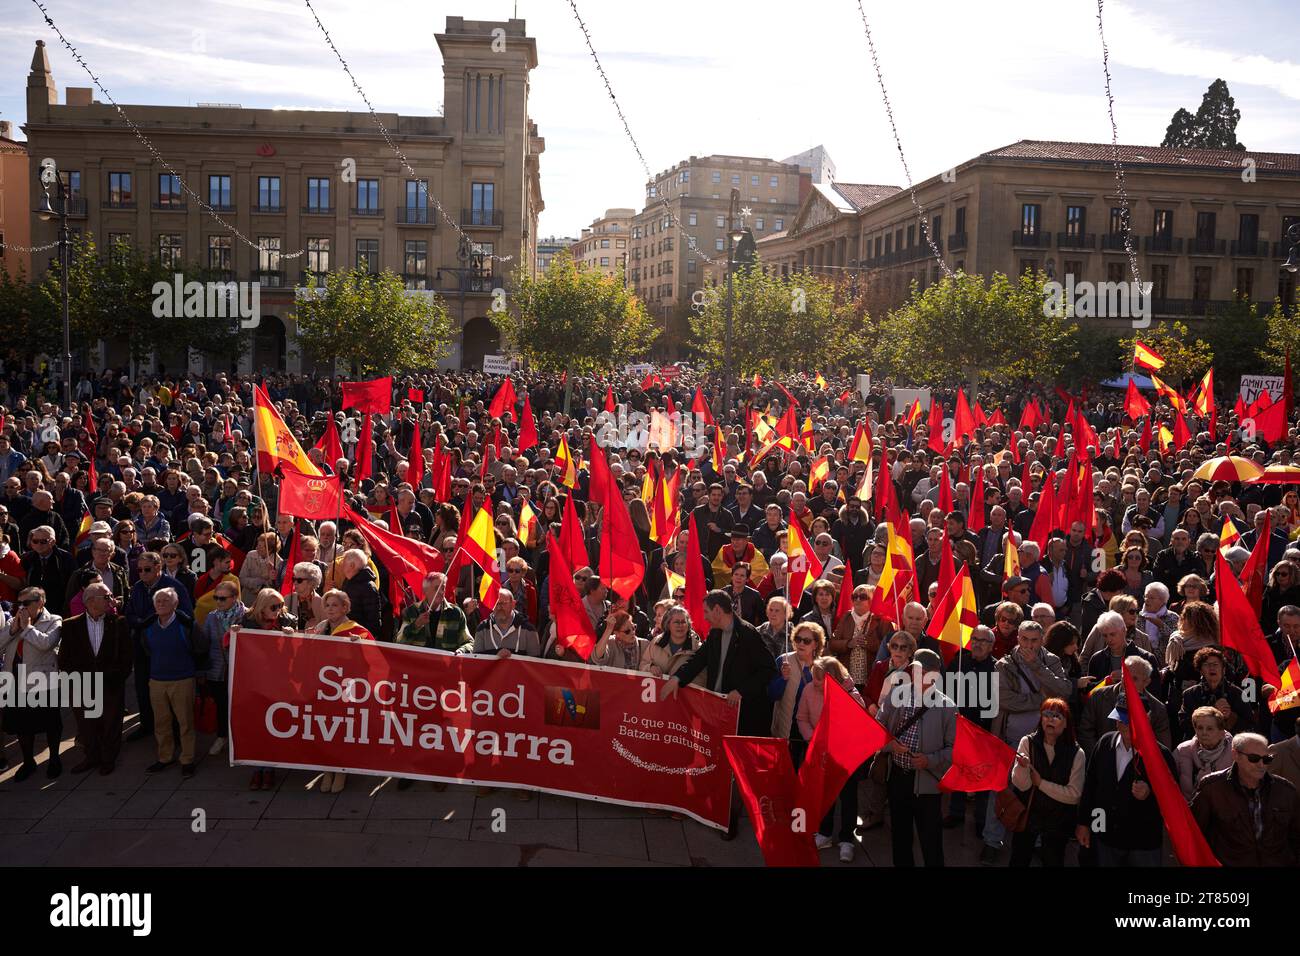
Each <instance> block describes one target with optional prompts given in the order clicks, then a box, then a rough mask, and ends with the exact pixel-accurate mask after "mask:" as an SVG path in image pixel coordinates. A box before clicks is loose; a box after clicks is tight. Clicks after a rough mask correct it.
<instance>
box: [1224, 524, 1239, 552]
mask: <svg viewBox="0 0 1300 956" xmlns="http://www.w3.org/2000/svg"><path fill="white" fill-rule="evenodd" d="M1240 540H1241V532H1240V531H1238V530H1237V526H1236V525H1235V524H1233V523H1232V519H1231V518H1229V517H1227V516H1224V519H1223V527H1222V528H1220V529H1219V553H1220V554H1226V553H1227V551H1228V549H1229V548H1231V547H1232V546H1233V545H1235V544H1236V543H1237V542H1238V541H1240Z"/></svg>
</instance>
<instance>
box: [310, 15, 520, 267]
mask: <svg viewBox="0 0 1300 956" xmlns="http://www.w3.org/2000/svg"><path fill="white" fill-rule="evenodd" d="M303 3H305V4H306V5H307V9H308V10H309V11H311V15H312V19H313V20H315V21H316V26H317V27H319V28H320V32H321V34H322V35H323V36H324V37H325V42H326V43H327V44H329V48H330V49H331V50H333V51H334V56H335V57H336V58H337V59H338V61H339V65H340V66H342V67H343V72H344V73H346V74H347V76H348V79H349V80H351V81H352V88H353V89H354V90H356V91H357V95H358V96H360V97H361V101H362V102H363V103H365V104H366V109H367V110H369V111H370V118H371V119H372V120H373V121H374V124H375V127H376V128H377V129H378V130H379V133H380V135H381V136H383V137H384V142H385V143H387V144H388V148H389V149H390V150H392V153H393V155H394V156H396V157H397V161H398V162H400V163H401V164H402V168H403V169H405V170H406V173H407V175H409V176H413V177H415V178H416V179H419V174H418V173H417V172H416V171H415V169H414V168H413V167H412V166H411V164H410V162H409V161H408V160H407V158H406V154H405V153H403V152H402V151H401V149H399V148H398V146H397V144H396V143H394V142H393V138H392V136H390V135H389V133H388V128H387V127H386V126H384V121H383V120H381V119H380V118H379V114H378V113H376V112H375V108H374V106H373V105H372V104H371V102H370V97H368V96H366V91H365V90H363V89H362V88H361V84H360V83H358V82H357V78H356V77H355V76H354V75H353V74H352V68H351V67H349V66H348V61H347V60H345V59H343V54H342V53H340V52H339V48H338V47H337V46H335V45H334V38H333V37H331V36H330V32H329V30H327V29H325V24H324V23H322V22H321V19H320V16H319V15H317V13H316V8H315V7H313V6H312V5H311V0H303ZM428 196H429V201H430V202H431V203H433V207H434V208H435V209H436V210H438V215H439V216H441V217H442V219H443V221H444V222H446V223H447V225H449V226H451V228H452V229H454V230H455V232H456V235H458V236H459V237H460V238H461V239H464V240H465V242H467V243H469V244H470V245H471V246H473V247H474V248H476V249H480V251H481V247H479V245H478V243H476V242H475V241H474V240H473V239H472V238H470V236H469V235H468V234H466V232H465V231H464V230H463V229H461V227H460V223H458V222H457V221H456V220H455V219H453V218H452V217H451V216H450V215H448V214H447V210H446V209H444V208H443V206H442V203H440V202H439V201H438V197H437V196H435V195H434V194H433V193H432V192H429V193H428ZM482 255H483V258H484V259H493V260H495V261H497V262H510V261H511V260H512V259H514V256H498V255H490V254H488V253H482Z"/></svg>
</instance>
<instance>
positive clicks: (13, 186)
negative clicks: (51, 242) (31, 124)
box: [0, 120, 33, 278]
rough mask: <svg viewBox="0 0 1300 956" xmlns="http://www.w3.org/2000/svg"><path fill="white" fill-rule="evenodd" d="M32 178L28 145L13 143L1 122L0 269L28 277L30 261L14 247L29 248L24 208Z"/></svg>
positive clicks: (29, 227) (29, 228)
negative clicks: (29, 181)
mask: <svg viewBox="0 0 1300 956" xmlns="http://www.w3.org/2000/svg"><path fill="white" fill-rule="evenodd" d="M32 175H33V173H32V169H31V161H30V160H29V159H28V156H27V144H26V143H19V142H16V141H15V140H14V137H13V127H12V125H11V124H10V122H9V121H8V120H0V269H2V270H4V271H5V272H8V273H9V275H11V276H14V277H17V276H19V275H24V276H27V277H28V278H30V277H31V274H32V257H31V254H30V253H26V252H20V251H19V250H18V248H16V247H28V248H30V246H31V244H32V207H30V206H28V205H27V201H28V189H29V185H28V180H29V179H30V178H31V176H32Z"/></svg>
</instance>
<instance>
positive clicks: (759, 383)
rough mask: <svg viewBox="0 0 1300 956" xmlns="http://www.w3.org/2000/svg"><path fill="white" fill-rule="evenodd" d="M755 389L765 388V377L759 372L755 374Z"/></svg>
mask: <svg viewBox="0 0 1300 956" xmlns="http://www.w3.org/2000/svg"><path fill="white" fill-rule="evenodd" d="M754 387H755V388H762V387H763V376H761V375H759V374H758V373H757V372H755V373H754Z"/></svg>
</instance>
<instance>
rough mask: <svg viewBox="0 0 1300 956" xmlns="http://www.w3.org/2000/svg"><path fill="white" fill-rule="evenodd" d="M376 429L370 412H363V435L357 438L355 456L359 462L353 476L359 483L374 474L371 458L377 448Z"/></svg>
mask: <svg viewBox="0 0 1300 956" xmlns="http://www.w3.org/2000/svg"><path fill="white" fill-rule="evenodd" d="M374 430H375V425H374V422H373V421H372V420H371V418H370V413H369V412H363V413H362V415H361V437H360V438H359V439H358V440H357V450H356V454H355V455H354V456H353V457H354V458H356V463H357V467H356V472H355V474H354V475H353V478H355V479H356V482H357V484H358V485H359V484H361V482H363V481H365V480H366V479H367V478H369V477H370V475H371V474H372V470H371V463H370V458H371V455H372V454H373V453H374V450H375V440H374V437H373V436H374Z"/></svg>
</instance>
